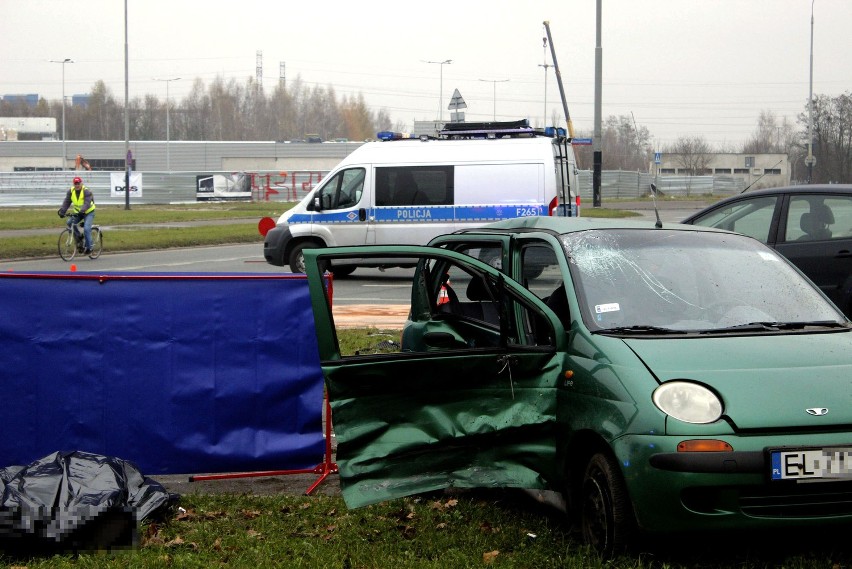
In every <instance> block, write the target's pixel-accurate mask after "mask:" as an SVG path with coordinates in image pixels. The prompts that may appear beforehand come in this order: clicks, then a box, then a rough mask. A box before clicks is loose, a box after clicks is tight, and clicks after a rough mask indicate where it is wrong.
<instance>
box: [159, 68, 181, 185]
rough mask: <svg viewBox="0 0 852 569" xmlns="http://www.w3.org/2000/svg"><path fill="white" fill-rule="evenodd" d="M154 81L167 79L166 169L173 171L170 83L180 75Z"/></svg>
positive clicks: (178, 78)
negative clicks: (170, 140) (170, 145)
mask: <svg viewBox="0 0 852 569" xmlns="http://www.w3.org/2000/svg"><path fill="white" fill-rule="evenodd" d="M154 81H165V82H166V171H167V172H171V171H172V163H171V160H170V155H169V138H170V137H169V83H171V82H172V81H180V77H170V78H168V79H157V78H156V77H155V78H154Z"/></svg>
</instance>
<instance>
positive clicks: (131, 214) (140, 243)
mask: <svg viewBox="0 0 852 569" xmlns="http://www.w3.org/2000/svg"><path fill="white" fill-rule="evenodd" d="M290 207H292V204H289V203H275V202H262V203H253V202H236V203H235V202H228V203H208V204H189V205H171V206H145V205H140V206H132V207H131V209H129V210H125V209H124V206H103V205H101V206H98V209H97V212H96V214H95V222H96V223H97V224H98V225H100V226H102V227H105V228H121V229H118V230H110V229H104V232H103V235H104V249H105V250H106V251H109V252H116V251H142V250H150V249H166V248H170V247H196V246H200V245H220V244H224V243H262V242H263V237H262V236H261V235H260V233H259V232H258V230H257V223H258V221H260V219H261V218H262V217H271V218H273V219H276V220H277V219H278V216H280V215H281V213H283V212H284V211H286V210H288V209H289V208H290ZM57 209H58V208H57ZM235 219H237V220H239V219H245V221H246V222H245V223H244V224H243V223H236V224H223V225H206V226H200V227H181V228H177V227H173V228H155V227H150V226H146V224H153V223H180V222H187V221H211V220H235ZM64 227H65V221H64V220H62V219H59V218H58V217H57V216H56V210H55V209H53V208H2V209H0V230H8V229H55V230H56V231H55V233H46V234H39V235H30V236H20V237H8V238H5V239H3V247H2V250H0V257H2V258H4V259H22V258H29V257H50V256H54V255H56V254H57V241H58V239H59V232H60V231H61V230H62V229H63V228H64Z"/></svg>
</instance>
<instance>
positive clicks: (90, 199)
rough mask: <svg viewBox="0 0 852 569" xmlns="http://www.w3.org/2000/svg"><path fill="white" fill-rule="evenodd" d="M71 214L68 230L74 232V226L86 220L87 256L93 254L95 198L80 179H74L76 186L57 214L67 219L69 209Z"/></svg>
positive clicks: (84, 223) (84, 231) (84, 224)
mask: <svg viewBox="0 0 852 569" xmlns="http://www.w3.org/2000/svg"><path fill="white" fill-rule="evenodd" d="M69 208H70V209H71V213H70V214H69V216H68V221H67V224H68V228H69V229H71V230H72V231H73V230H74V228H73V227H72V226H73V225H74V224H77V223H79V222H80V220H82V219H85V221H84V222H83V234H84V235H85V237H86V252H85V253H86V255H88V254H89V253H91V252H92V223H94V221H95V197H94V196H93V195H92V191H91V190H90V189H89V188H87V187H86V186H84V185H83V180H82V179H81V178H79V177H76V178H74V185H73V186H72V187H71V189H70V190H68V193H67V194H65V201H63V202H62V207H60V208H59V211H57V212H56V213H57V214H58V215H59V217H65V213H66V212H67V211H68V209H69Z"/></svg>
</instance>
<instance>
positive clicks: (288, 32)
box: [0, 0, 852, 149]
mask: <svg viewBox="0 0 852 569" xmlns="http://www.w3.org/2000/svg"><path fill="white" fill-rule="evenodd" d="M126 5H127V19H128V36H127V42H128V46H129V81H128V83H129V92H130V98H131V99H133V98H136V97H144V96H145V95H146V94H154V95H156V96H157V97H159V98H160V99H165V96H166V85H167V83H166V82H163V81H160V82H157V81H154V79H155V78H159V79H168V78H176V77H180V78H181V79H180V80H178V81H172V82H169V83H168V85H169V87H168V90H169V96H170V98H171V99H172V100H173V101H174V102H177V101H180V100H181V99H182V98H183V97H184V96H186V94H187V93H188V92H189V90H190V88H191V86H192V83H193V81H194V80H195V79H196V78H200V79H201V80H203V81H205V82H208V83H209V82H210V81H211V80H213V79H214V78H215V77H216V76H222V77H224V78H225V79H226V80H230V79H236V80H237V81H238V82H240V83H241V84H245V81H246V80H247V79H248V78H249V77H255V75H256V63H257V52H258V51H260V52H262V62H263V87H264V89H265V91H266V93H267V94H270V93H271V92H272V89H273V88H274V86H275V84H276V83H278V81H279V76H280V66H281V63H282V62H283V63H284V64H285V74H286V80H287V82H288V84H291V82H292V81H293V80H295V79H296V78H297V77H298V78H301V80H302V81H303V83H304V84H305V85H307V86H309V87H313V86H320V87H323V88H327V87H329V86H333V87H334V90H335V92H336V94H337V96H338V98H339V99H341V98H342V97H343V96H353V95H355V96H357V95H358V94H359V93H360V94H362V95H363V96H364V99H365V101H366V102H367V104H368V105H369V106H370V107H371V108H372V109H374V110H379V109H385V110H386V111H387V112H388V113H389V114H390V115H391V117H392V118H393V119H394V120H395V121H400V122H402V123H404V124H406V125H408V126H409V127H411V125H412V124H413V121H414V120H432V119H437V118H439V117H441V118H443V119H445V120H448V119H449V111H448V110H447V109H446V106H447V105H448V104H449V101H450V98H451V96H452V94H453V91H454V90H455V89H458V90H459V92H460V93H461V95H462V97H463V98H464V100H465V101H466V103H467V105H468V107H467V109H465V112H466V116H467V120H492V118H494V117H496V119H497V120H514V119H518V118H529V119H530V121H531V123H532V124H533V125H535V126H540V125H542V123H543V122H545V121H544V117H545V116H546V117H547V122H548V123H551V122H552V121H551V117H552V115H553V113H554V112H556V113H558V114H559V116H562V115H563V113H562V104H561V100H560V96H559V90H558V86H557V81H556V76H555V73H554V69H553V68H552V67H547V68H546V67H543V65H545V64H546V65H552V64H553V60H552V58H551V56H550V51H549V49H548V50H547V51H545V49H544V46H543V41H542V40H543V38H544V36H545V32H544V27H543V25H542V22H543V21H545V20H548V21H549V22H550V27H551V34H552V38H553V43H554V44H555V47H556V57H557V62H558V63H559V68H560V72H561V75H562V80H563V84H564V86H565V90H566V97H567V101H568V109H569V112H570V114H571V118H572V120H573V122H574V127H575V130H576V131H578V132H580V131H589V132H591V130H592V128H593V126H594V124H593V123H594V82H595V81H594V78H595V77H594V76H595V5H596V2H595V0H528V1H525V2H523V1H519V0H452V1H446V0H430V1H426V2H417V3H415V2H406V1H399V0H397V1H385V0H366V1H361V2H353V1H352V0H346V1H341V0H324V1H313V2H304V1H299V2H296V1H287V2H281V1H270V0H240V1H234V0H227V1H224V0H206V1H201V0H193V1H191V0H168V1H166V0H126ZM812 5H813V13H814V22H815V23H814V48H813V52H814V78H813V89H814V94H815V95H816V94H825V95H831V96H835V95H838V94H841V93H844V92H850V91H852V0H701V1H699V0H603V17H602V48H603V75H602V76H603V91H602V98H603V110H602V113H603V116H604V118H605V117H607V116H610V115H627V116H630V115H631V114H632V117H633V118H634V119H635V120H636V123H637V124H638V125H639V126H640V127H642V126H644V127H647V128H648V129H649V131H650V133H651V136H652V137H653V138H654V140H655V143H656V146H657V148H658V149H659V148H660V147H661V146H662V145H664V144H666V143H670V142H672V141H674V140H675V139H677V138H678V137H680V136H696V135H701V136H704V137H705V138H706V139H707V140H708V141H709V142H711V143H712V144H728V145H731V144H733V145H740V144H741V143H742V142H744V141H745V140H746V139H747V138H748V137H749V135H750V134H751V133H752V132H753V131H754V130H755V127H756V124H757V118H758V115H759V113H760V111H761V110H764V109H766V110H771V111H773V112H774V113H775V114H776V115H778V116H779V117H788V118H789V120H790V121H793V122H795V120H796V116H797V115H798V114H799V113H801V112H803V111H804V110H805V108H806V103H807V100H808V86H809V54H810V37H811V35H810V34H811V25H810V22H811V9H812ZM124 6H125V2H123V1H122V0H74V1H73V2H67V1H63V0H0V95H4V94H24V93H37V94H38V95H39V96H41V97H45V98H48V99H58V98H60V97H61V93H62V69H61V67H62V66H61V65H59V64H57V63H50V60H62V59H65V58H71V59H72V60H73V61H74V63H73V64H66V65H65V94H66V96H69V97H70V96H71V95H73V94H78V93H87V92H89V91H90V90H91V88H92V85H93V84H94V83H95V82H96V81H97V80H103V81H104V82H105V83H106V85H107V86H108V88H109V89H110V90H111V92H112V94H113V95H114V96H115V97H116V98H117V99H118V100H120V101H123V100H124V85H125V74H124V61H125V59H124V46H125V35H124V22H125V12H124ZM448 59H449V60H452V63H451V64H447V65H439V64H436V63H427V62H429V61H432V62H438V61H445V60H448ZM506 80H508V81H506ZM441 87H443V88H441ZM563 120H564V119H563Z"/></svg>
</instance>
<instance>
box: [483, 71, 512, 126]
mask: <svg viewBox="0 0 852 569" xmlns="http://www.w3.org/2000/svg"><path fill="white" fill-rule="evenodd" d="M480 81H485V82H486V83H489V82H490V83H493V84H494V111H493V114H492V115H491V120H493V121H495V122H496V121H497V83H505V82H507V81H508V79H480Z"/></svg>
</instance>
